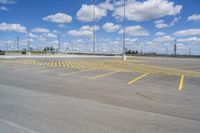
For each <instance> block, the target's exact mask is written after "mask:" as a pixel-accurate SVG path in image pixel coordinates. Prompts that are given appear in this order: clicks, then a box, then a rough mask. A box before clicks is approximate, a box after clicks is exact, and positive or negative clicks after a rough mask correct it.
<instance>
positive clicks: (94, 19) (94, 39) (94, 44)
mask: <svg viewBox="0 0 200 133" xmlns="http://www.w3.org/2000/svg"><path fill="white" fill-rule="evenodd" d="M95 6H96V0H93V54H94V53H95V47H96V28H95V22H96V17H95V15H96V14H95V8H96V7H95Z"/></svg>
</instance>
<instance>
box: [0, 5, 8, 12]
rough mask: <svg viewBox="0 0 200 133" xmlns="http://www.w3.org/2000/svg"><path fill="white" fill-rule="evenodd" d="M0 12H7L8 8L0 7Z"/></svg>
mask: <svg viewBox="0 0 200 133" xmlns="http://www.w3.org/2000/svg"><path fill="white" fill-rule="evenodd" d="M0 10H1V11H8V8H7V7H6V6H1V7H0Z"/></svg>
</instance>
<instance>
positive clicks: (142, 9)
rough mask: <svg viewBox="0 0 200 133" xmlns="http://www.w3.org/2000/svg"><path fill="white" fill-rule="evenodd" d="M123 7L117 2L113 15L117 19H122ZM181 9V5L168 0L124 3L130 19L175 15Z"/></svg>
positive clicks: (143, 19)
mask: <svg viewBox="0 0 200 133" xmlns="http://www.w3.org/2000/svg"><path fill="white" fill-rule="evenodd" d="M123 8H124V7H123V5H122V4H121V3H120V2H118V4H117V6H115V10H114V12H113V16H114V17H115V18H117V19H123V17H124V13H123V10H124V9H123ZM181 10H182V6H181V5H175V3H174V2H169V1H168V0H146V1H143V2H140V1H135V0H129V1H128V2H127V4H126V18H127V19H128V20H131V21H136V22H141V21H145V20H152V19H156V18H161V17H164V16H175V15H177V14H179V13H180V12H181Z"/></svg>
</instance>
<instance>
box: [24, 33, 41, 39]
mask: <svg viewBox="0 0 200 133" xmlns="http://www.w3.org/2000/svg"><path fill="white" fill-rule="evenodd" d="M27 37H30V38H37V37H39V36H38V35H35V34H33V33H31V32H30V33H28V34H27Z"/></svg>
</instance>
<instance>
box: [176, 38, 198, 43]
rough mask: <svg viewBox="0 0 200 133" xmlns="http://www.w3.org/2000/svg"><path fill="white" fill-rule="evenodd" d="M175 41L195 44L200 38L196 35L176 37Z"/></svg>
mask: <svg viewBox="0 0 200 133" xmlns="http://www.w3.org/2000/svg"><path fill="white" fill-rule="evenodd" d="M177 42H181V43H190V44H196V43H199V42H200V38H197V37H190V38H183V39H178V40H177Z"/></svg>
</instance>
